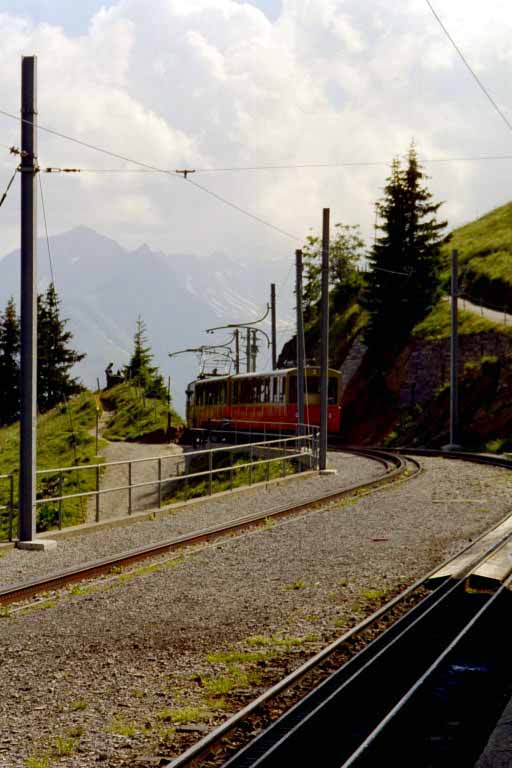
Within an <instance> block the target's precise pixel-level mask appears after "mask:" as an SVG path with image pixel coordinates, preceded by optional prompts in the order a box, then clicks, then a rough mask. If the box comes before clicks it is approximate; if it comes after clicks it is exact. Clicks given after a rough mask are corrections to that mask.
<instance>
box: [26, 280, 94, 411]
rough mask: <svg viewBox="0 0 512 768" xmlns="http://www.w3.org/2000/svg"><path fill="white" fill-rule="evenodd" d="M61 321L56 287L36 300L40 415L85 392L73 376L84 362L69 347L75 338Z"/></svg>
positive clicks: (50, 286)
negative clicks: (72, 373)
mask: <svg viewBox="0 0 512 768" xmlns="http://www.w3.org/2000/svg"><path fill="white" fill-rule="evenodd" d="M67 322H68V321H67V320H62V319H61V317H60V299H59V297H58V295H57V291H56V290H55V286H54V284H53V283H50V285H49V286H48V288H47V290H46V292H45V293H44V294H42V295H39V296H38V298H37V323H38V334H37V354H38V366H37V391H38V393H37V404H38V408H39V410H40V411H41V412H44V411H47V410H49V409H50V408H53V407H54V406H55V405H57V404H58V403H61V402H63V401H64V400H66V399H67V398H68V397H70V396H71V395H74V394H76V393H77V392H80V390H81V389H82V387H81V385H80V384H79V382H78V380H77V379H75V378H73V377H72V376H71V369H72V368H73V366H74V365H75V364H76V363H78V362H80V360H83V359H84V357H85V354H80V353H79V352H77V351H76V350H74V349H72V348H71V347H70V346H69V343H70V341H71V340H72V338H73V334H72V333H71V331H69V330H66V324H67Z"/></svg>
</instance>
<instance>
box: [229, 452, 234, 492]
mask: <svg viewBox="0 0 512 768" xmlns="http://www.w3.org/2000/svg"><path fill="white" fill-rule="evenodd" d="M229 490H230V491H232V490H233V453H232V452H231V451H230V452H229Z"/></svg>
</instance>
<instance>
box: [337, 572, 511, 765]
mask: <svg viewBox="0 0 512 768" xmlns="http://www.w3.org/2000/svg"><path fill="white" fill-rule="evenodd" d="M511 584H512V575H510V576H509V577H508V578H507V579H506V580H505V581H504V582H503V583H502V584H501V586H500V587H499V588H498V589H497V590H496V592H494V593H493V595H491V597H490V598H489V599H488V600H487V602H486V603H484V605H483V606H482V608H480V610H479V611H478V612H477V613H476V614H475V615H474V616H473V617H472V618H471V619H470V620H469V621H468V622H467V623H466V624H465V625H464V627H463V628H462V630H461V631H460V632H459V633H458V634H457V635H456V637H454V638H453V639H452V640H451V642H450V643H449V644H448V645H447V646H446V648H444V650H443V651H442V652H441V653H440V654H439V655H438V656H437V658H436V659H435V660H434V661H433V662H432V664H431V665H430V666H429V667H428V669H427V670H425V672H424V673H423V674H422V675H421V676H420V677H419V678H418V679H417V680H416V682H415V683H414V685H412V686H411V687H410V688H409V690H408V691H407V692H406V693H405V694H404V695H403V696H402V697H401V698H400V700H399V701H398V702H397V703H396V704H395V706H394V707H393V708H392V709H391V710H390V711H389V712H388V713H387V715H386V716H385V717H384V718H383V719H382V720H381V721H380V723H379V724H378V725H377V726H376V727H375V728H374V729H373V731H372V732H371V733H370V734H369V735H368V736H367V737H366V739H365V740H364V741H363V742H362V743H361V744H360V745H359V747H358V748H357V749H356V750H355V751H354V752H353V753H352V755H351V756H350V758H349V759H348V760H346V761H345V762H344V763H343V764H342V765H341V767H340V768H349V766H351V765H354V763H355V762H356V761H357V760H358V759H359V757H361V755H362V754H363V752H365V751H366V750H367V749H368V747H370V746H371V744H372V743H373V742H374V741H375V739H376V738H377V736H379V734H380V733H382V732H383V730H384V729H385V728H386V726H387V725H389V723H390V722H391V721H392V720H393V718H394V717H395V716H396V715H397V714H398V713H399V712H400V711H401V710H402V709H403V708H404V706H405V705H406V704H407V702H408V701H409V700H410V699H411V698H412V696H414V694H415V693H417V692H418V690H419V689H420V688H421V687H422V686H423V685H424V683H425V682H426V681H427V680H428V678H429V677H431V676H432V674H433V672H435V671H436V670H437V669H438V668H439V666H440V665H441V663H442V662H443V661H444V660H445V659H446V657H447V656H448V654H449V653H451V651H452V650H453V649H454V648H455V647H456V646H457V645H458V644H459V643H460V641H461V640H462V639H463V638H464V637H465V636H466V635H467V633H468V632H469V631H470V630H471V629H472V628H473V627H474V625H475V624H476V623H477V621H479V620H480V619H481V618H482V616H483V615H484V614H485V613H486V611H488V610H489V608H490V607H491V606H492V604H493V603H494V602H495V601H496V600H497V599H498V597H500V596H501V595H502V594H503V592H504V591H505V590H506V589H508V587H509V586H510V585H511Z"/></svg>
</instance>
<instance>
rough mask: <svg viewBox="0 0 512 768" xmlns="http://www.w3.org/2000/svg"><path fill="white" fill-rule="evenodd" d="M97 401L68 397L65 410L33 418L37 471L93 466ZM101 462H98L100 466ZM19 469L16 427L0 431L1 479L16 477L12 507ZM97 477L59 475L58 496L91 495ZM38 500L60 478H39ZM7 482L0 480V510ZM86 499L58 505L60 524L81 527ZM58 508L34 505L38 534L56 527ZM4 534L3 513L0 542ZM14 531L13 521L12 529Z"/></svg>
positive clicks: (84, 396) (3, 515) (49, 492)
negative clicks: (59, 506)
mask: <svg viewBox="0 0 512 768" xmlns="http://www.w3.org/2000/svg"><path fill="white" fill-rule="evenodd" d="M95 425H96V399H95V396H94V395H93V394H92V393H91V392H84V393H83V394H81V395H78V396H77V397H75V398H72V399H71V400H70V401H69V403H68V406H66V405H64V404H62V405H58V406H56V407H55V408H53V409H52V410H51V411H48V413H45V414H43V415H42V416H39V417H38V419H37V467H38V469H51V468H53V467H69V466H73V465H75V464H96V463H98V461H97V458H96V440H95V437H94V434H91V432H93V430H94V427H95ZM101 461H102V459H101V458H100V459H99V462H101ZM18 465H19V424H18V423H16V424H12V425H11V426H9V427H3V428H1V429H0V474H9V473H11V472H14V473H15V480H14V503H15V504H17V496H18V490H17V488H18V482H17V473H18ZM95 482H96V477H95V471H94V470H87V471H85V470H84V471H81V472H74V471H72V472H66V473H64V474H63V487H62V490H63V494H68V493H69V494H71V493H80V492H85V491H90V490H93V489H94V487H95ZM37 490H38V497H39V498H41V497H42V496H51V495H53V496H56V495H58V491H59V474H58V473H55V474H50V475H43V476H42V477H41V476H40V477H39V478H38V486H37ZM8 493H9V486H8V481H6V480H0V505H3V504H6V503H7V502H8ZM86 509H87V499H70V500H68V501H64V502H63V503H62V517H63V525H65V526H67V525H75V524H77V523H81V522H84V520H85V515H86ZM57 517H58V503H54V504H52V503H48V504H43V505H39V506H38V530H48V529H51V528H54V527H56V525H57ZM6 531H7V513H6V511H3V512H0V539H2V538H3V537H4V536H5V534H6ZM14 531H16V521H15V524H14Z"/></svg>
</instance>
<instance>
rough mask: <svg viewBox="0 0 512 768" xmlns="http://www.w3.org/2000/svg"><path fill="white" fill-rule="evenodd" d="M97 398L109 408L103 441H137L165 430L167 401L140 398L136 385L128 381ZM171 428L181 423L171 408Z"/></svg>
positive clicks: (141, 396) (140, 392)
mask: <svg viewBox="0 0 512 768" xmlns="http://www.w3.org/2000/svg"><path fill="white" fill-rule="evenodd" d="M101 400H102V402H103V404H104V405H105V407H106V409H107V410H110V411H112V414H111V417H110V419H109V422H108V424H107V429H106V430H104V435H105V437H106V438H107V440H138V439H140V438H142V437H144V435H148V434H151V433H152V432H157V431H159V430H161V431H162V432H163V434H165V432H166V430H167V414H168V407H167V402H164V401H163V400H159V399H154V398H147V397H144V395H143V393H142V389H141V388H140V387H137V386H134V385H132V384H131V383H130V382H125V383H124V384H118V385H117V386H116V387H112V388H111V389H109V390H107V391H106V392H104V393H102V395H101ZM171 424H172V426H173V427H176V426H179V425H181V424H183V421H182V419H181V417H180V416H179V415H178V414H177V413H176V411H174V410H172V409H171Z"/></svg>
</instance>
